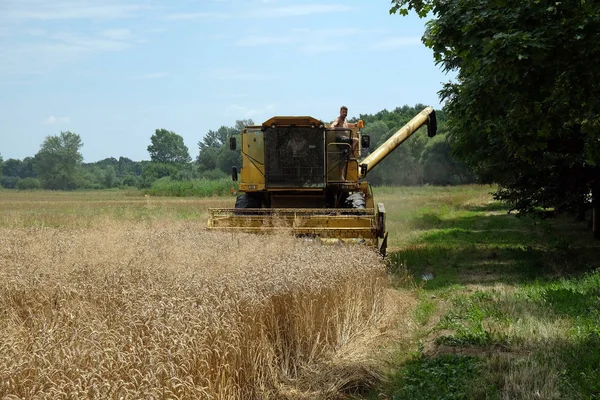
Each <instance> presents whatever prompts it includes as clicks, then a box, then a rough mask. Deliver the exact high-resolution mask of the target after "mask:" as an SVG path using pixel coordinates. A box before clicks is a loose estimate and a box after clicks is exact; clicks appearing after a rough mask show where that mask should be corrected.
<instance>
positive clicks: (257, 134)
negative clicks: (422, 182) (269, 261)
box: [208, 107, 437, 256]
mask: <svg viewBox="0 0 600 400" xmlns="http://www.w3.org/2000/svg"><path fill="white" fill-rule="evenodd" d="M423 125H427V127H428V135H429V137H433V136H434V135H435V134H436V130H437V122H436V118H435V111H434V110H433V109H432V108H431V107H427V108H425V109H424V110H423V111H421V112H420V113H419V114H418V115H417V116H416V117H414V118H413V119H412V120H411V121H410V122H409V123H408V124H406V125H405V126H403V127H402V128H401V129H400V130H398V131H397V132H396V133H395V134H394V135H392V137H390V138H389V139H388V140H387V141H386V142H385V143H383V144H382V145H381V146H379V147H378V148H377V149H376V150H375V151H374V152H372V153H371V154H370V155H369V156H368V157H366V158H365V159H364V160H362V161H359V159H358V158H357V156H358V154H357V155H355V154H353V151H352V145H351V144H350V143H351V140H348V138H350V139H352V138H357V139H358V141H359V149H358V152H359V154H360V153H361V152H363V151H366V150H367V149H368V148H369V145H370V138H369V136H368V135H363V134H362V128H363V126H364V125H363V123H362V121H358V123H357V124H356V126H354V127H352V128H350V129H338V128H336V129H331V128H330V127H329V126H328V125H326V124H324V123H323V122H321V121H319V120H317V119H315V118H312V117H273V118H271V119H269V120H268V121H265V122H264V123H263V124H262V125H260V126H248V127H246V128H244V130H243V131H242V134H241V145H240V149H241V152H242V168H241V171H240V173H239V176H238V171H237V168H236V167H234V168H233V171H232V178H233V180H234V181H237V180H238V178H239V189H238V192H239V193H240V195H239V196H238V197H237V199H236V203H235V207H234V208H213V209H210V219H209V220H208V227H209V228H210V229H216V230H226V231H239V232H253V233H268V232H281V231H287V232H291V233H293V234H295V235H297V236H306V237H314V238H319V239H320V240H322V241H325V242H327V241H344V242H359V243H365V244H368V245H371V246H373V247H375V248H377V249H378V250H379V252H380V253H381V254H382V255H383V256H385V253H386V248H387V232H386V230H385V208H384V206H383V204H382V203H375V200H374V199H373V192H372V190H371V187H370V185H369V183H368V182H367V181H366V180H365V176H366V175H367V173H368V172H369V171H370V170H372V169H373V168H374V167H375V166H376V165H377V164H378V163H379V162H380V161H381V160H383V159H384V158H385V157H386V156H387V155H388V154H390V153H391V152H392V151H393V150H394V149H395V148H396V147H398V146H399V145H400V144H401V143H402V142H403V141H404V140H406V139H407V138H408V137H409V136H410V135H412V134H413V133H414V132H415V131H416V130H417V129H419V128H420V127H421V126H423ZM230 148H231V149H232V150H235V149H237V148H238V144H237V142H236V139H235V138H234V137H232V138H230Z"/></svg>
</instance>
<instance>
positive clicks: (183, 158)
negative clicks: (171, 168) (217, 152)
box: [148, 129, 192, 164]
mask: <svg viewBox="0 0 600 400" xmlns="http://www.w3.org/2000/svg"><path fill="white" fill-rule="evenodd" d="M150 141H151V142H152V144H151V145H149V146H148V152H149V153H150V159H151V160H152V162H159V163H170V164H187V163H189V162H190V161H191V160H192V159H191V158H190V153H189V151H188V148H187V146H186V145H185V143H184V142H183V138H182V137H181V136H179V135H178V134H176V133H175V132H171V131H168V130H166V129H157V130H156V131H155V132H154V135H152V137H150Z"/></svg>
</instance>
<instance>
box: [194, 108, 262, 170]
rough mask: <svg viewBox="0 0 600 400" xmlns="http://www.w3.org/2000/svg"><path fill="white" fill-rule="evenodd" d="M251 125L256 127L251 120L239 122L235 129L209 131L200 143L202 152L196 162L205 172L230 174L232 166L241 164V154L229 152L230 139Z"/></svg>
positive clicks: (199, 146) (236, 123) (225, 128)
mask: <svg viewBox="0 0 600 400" xmlns="http://www.w3.org/2000/svg"><path fill="white" fill-rule="evenodd" d="M251 125H254V122H253V121H252V120H251V119H250V120H237V121H236V122H235V126H233V127H226V126H221V127H220V128H219V129H217V130H216V131H213V130H210V131H208V133H207V134H206V135H204V138H202V140H201V141H200V142H198V148H199V150H200V151H199V153H198V157H197V158H196V162H197V163H198V164H199V165H200V166H202V168H203V169H204V170H205V171H211V170H214V169H220V170H221V171H223V172H225V173H229V172H230V171H231V167H232V166H234V165H237V166H239V165H240V164H241V152H240V151H231V150H229V138H230V137H232V136H237V135H239V134H240V133H241V131H242V130H243V129H244V127H245V126H251Z"/></svg>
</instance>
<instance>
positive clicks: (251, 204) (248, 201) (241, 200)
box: [235, 193, 261, 208]
mask: <svg viewBox="0 0 600 400" xmlns="http://www.w3.org/2000/svg"><path fill="white" fill-rule="evenodd" d="M235 208H261V204H260V199H259V198H257V197H255V196H251V195H248V193H243V194H240V195H239V196H238V197H237V198H236V199H235Z"/></svg>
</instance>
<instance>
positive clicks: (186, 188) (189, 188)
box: [145, 177, 232, 197]
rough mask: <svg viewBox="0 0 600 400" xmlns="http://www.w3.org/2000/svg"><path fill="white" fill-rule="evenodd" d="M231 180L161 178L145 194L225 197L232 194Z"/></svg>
mask: <svg viewBox="0 0 600 400" xmlns="http://www.w3.org/2000/svg"><path fill="white" fill-rule="evenodd" d="M231 186H232V183H231V180H230V179H228V178H223V179H217V180H210V179H199V180H193V181H175V180H173V179H171V178H170V177H164V178H160V179H158V180H156V181H154V182H153V183H152V186H151V187H150V188H149V189H147V190H146V191H145V193H147V194H150V195H152V196H177V197H186V196H197V197H210V196H223V195H227V194H229V193H230V190H231Z"/></svg>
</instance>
